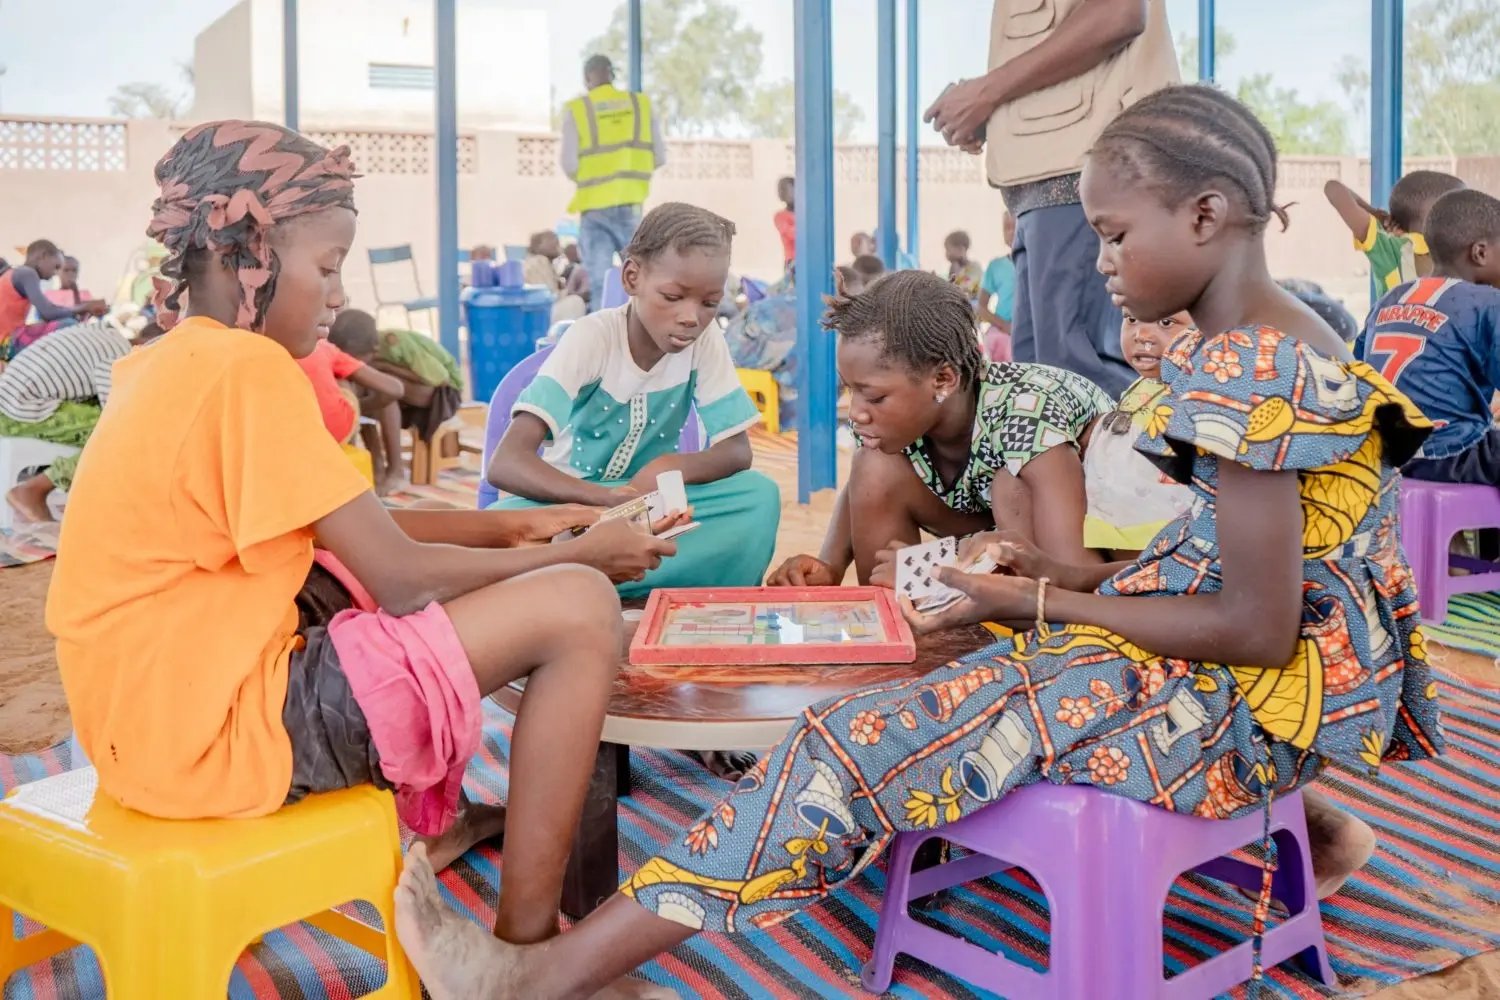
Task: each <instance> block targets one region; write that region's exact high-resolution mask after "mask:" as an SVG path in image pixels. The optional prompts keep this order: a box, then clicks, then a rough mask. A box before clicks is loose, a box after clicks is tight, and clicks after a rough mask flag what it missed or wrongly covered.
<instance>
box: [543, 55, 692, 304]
mask: <svg viewBox="0 0 1500 1000" xmlns="http://www.w3.org/2000/svg"><path fill="white" fill-rule="evenodd" d="M614 80H615V67H614V64H613V63H611V62H610V61H609V57H608V56H602V55H595V56H590V57H589V59H588V61H587V62H585V63H584V64H583V82H584V85H585V86H586V87H588V93H587V94H585V95H584V96H582V97H576V98H574V99H573V100H571V101H569V102H568V103H567V105H566V106H564V108H563V116H562V168H563V172H564V173H566V174H567V175H568V176H569V177H570V178H572V179H573V181H574V182H575V183H576V184H577V185H578V191H577V193H575V194H574V195H573V200H572V201H571V202H569V203H568V211H569V212H577V213H578V243H579V250H580V253H581V255H582V257H583V266H584V270H586V271H587V272H588V275H589V281H590V283H591V284H592V285H593V287H594V288H595V289H597V290H598V292H597V293H596V294H595V295H594V296H592V297H591V299H590V304H589V308H590V309H597V308H599V306H600V305H601V304H602V301H603V298H604V278H605V275H606V274H608V272H609V269H610V268H611V267H612V266H614V256H615V254H616V253H623V252H624V250H625V247H626V246H627V245H628V244H629V243H630V238H631V237H632V236H634V235H635V227H636V226H637V225H638V224H639V223H640V221H641V204H642V203H643V202H645V200H646V195H647V194H648V193H649V192H650V189H651V175H652V174H653V173H655V171H656V169H657V168H658V167H660V166H661V165H662V164H663V163H665V162H666V159H667V150H666V146H665V145H663V143H662V141H661V119H660V117H659V116H658V115H657V114H656V111H655V108H653V107H652V104H651V98H649V97H647V96H646V95H645V94H637V93H633V92H628V91H624V90H620V89H619V88H618V87H616V86H615V83H614Z"/></svg>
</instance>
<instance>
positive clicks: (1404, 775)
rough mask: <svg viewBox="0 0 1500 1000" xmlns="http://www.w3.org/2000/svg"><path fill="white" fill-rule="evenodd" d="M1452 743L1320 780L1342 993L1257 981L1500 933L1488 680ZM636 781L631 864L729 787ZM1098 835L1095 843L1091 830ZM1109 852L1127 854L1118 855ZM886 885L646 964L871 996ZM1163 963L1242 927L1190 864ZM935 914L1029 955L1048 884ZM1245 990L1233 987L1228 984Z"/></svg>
mask: <svg viewBox="0 0 1500 1000" xmlns="http://www.w3.org/2000/svg"><path fill="white" fill-rule="evenodd" d="M1442 697H1443V701H1444V708H1445V712H1446V720H1447V729H1448V737H1449V753H1448V755H1447V756H1446V757H1445V758H1443V759H1441V760H1438V761H1430V762H1426V763H1423V764H1420V765H1413V766H1406V767H1402V766H1391V767H1388V768H1386V770H1385V772H1384V773H1383V776H1382V778H1381V779H1380V780H1379V781H1378V782H1371V781H1370V780H1368V779H1367V778H1365V777H1363V776H1361V775H1356V774H1352V773H1346V772H1338V773H1333V774H1330V775H1329V776H1328V777H1327V779H1326V783H1325V788H1326V789H1327V791H1328V792H1329V793H1330V794H1331V795H1333V796H1334V797H1335V798H1337V799H1338V800H1339V801H1340V802H1341V803H1343V804H1344V805H1345V806H1346V807H1347V808H1349V809H1350V810H1352V811H1354V812H1355V813H1357V814H1358V815H1360V816H1362V817H1363V818H1364V819H1365V820H1367V821H1368V822H1369V823H1370V824H1371V825H1373V826H1374V827H1375V828H1376V830H1377V832H1378V833H1379V835H1380V850H1379V852H1378V853H1377V854H1376V855H1375V858H1374V860H1373V861H1371V863H1370V864H1369V865H1368V866H1367V867H1366V868H1365V869H1364V870H1363V871H1362V872H1360V873H1359V875H1358V876H1356V877H1355V878H1354V879H1352V880H1351V881H1350V882H1349V884H1348V885H1346V886H1345V888H1344V889H1343V890H1342V891H1341V892H1340V893H1338V894H1337V895H1336V896H1334V897H1333V898H1332V899H1330V900H1328V901H1326V902H1325V903H1324V904H1323V922H1324V926H1325V929H1326V932H1327V937H1328V944H1329V950H1330V953H1331V956H1332V959H1333V967H1334V969H1335V971H1336V972H1337V973H1338V974H1339V978H1340V985H1341V989H1342V993H1341V994H1331V993H1330V991H1328V990H1325V989H1323V988H1322V987H1320V986H1318V985H1316V984H1314V983H1312V982H1310V981H1309V980H1307V979H1305V978H1303V977H1302V976H1301V975H1300V974H1298V973H1296V972H1293V971H1290V970H1289V969H1286V968H1278V969H1276V970H1274V971H1273V972H1272V973H1271V976H1270V978H1269V980H1268V982H1267V983H1266V984H1265V989H1264V990H1263V995H1264V996H1268V997H1283V998H1285V997H1295V998H1309V997H1318V996H1328V995H1344V996H1362V995H1365V994H1367V993H1370V992H1373V991H1375V990H1378V989H1380V988H1382V987H1385V986H1389V985H1391V984H1393V983H1397V982H1400V981H1402V980H1406V979H1411V978H1414V977H1416V976H1420V975H1423V974H1424V973H1428V972H1434V971H1437V970H1438V969H1442V968H1444V967H1446V966H1448V965H1451V964H1453V963H1455V962H1457V961H1459V960H1460V959H1462V958H1465V957H1468V956H1470V955H1475V954H1479V953H1481V952H1485V951H1490V950H1494V949H1496V948H1500V689H1493V690H1492V689H1476V688H1475V687H1473V686H1472V685H1459V684H1456V683H1454V682H1451V681H1449V680H1446V679H1445V680H1444V681H1443V682H1442ZM488 713H489V714H488V717H487V720H486V727H485V744H484V748H483V751H482V752H481V754H480V755H479V757H478V758H477V759H476V760H475V762H474V764H473V765H472V766H471V767H470V769H469V776H468V785H469V790H470V794H471V795H474V796H475V797H476V798H479V799H485V800H494V799H496V798H498V797H499V796H501V795H503V794H504V793H505V786H506V774H505V769H504V763H503V761H504V758H505V754H506V752H507V749H508V740H509V722H508V718H507V717H506V716H504V714H503V713H501V712H500V711H499V710H497V709H494V708H490V709H489V710H488ZM72 756H73V753H72V750H71V748H70V746H69V744H66V743H65V744H62V745H60V746H58V747H56V748H54V749H52V750H49V751H46V752H44V753H41V754H36V755H31V756H27V757H0V787H3V788H8V787H11V786H13V785H15V784H17V783H20V782H24V781H30V780H34V779H36V778H39V777H42V776H45V775H48V774H55V773H57V772H59V771H62V770H65V769H66V768H68V767H69V766H71V764H72ZM631 773H632V777H633V779H634V781H635V792H634V794H633V795H631V797H630V798H628V799H626V800H624V802H623V803H622V808H621V831H620V832H621V838H620V865H621V867H622V869H629V868H632V867H634V866H636V865H638V864H640V863H641V861H642V860H643V859H645V858H646V857H647V856H648V855H650V854H651V853H652V852H653V851H654V850H655V849H656V847H657V845H659V844H661V843H662V842H664V841H665V840H666V839H667V838H669V837H673V836H677V835H679V834H680V832H681V830H682V829H683V828H684V827H685V826H686V825H687V824H688V823H689V822H690V821H691V820H692V819H693V818H695V817H696V816H697V814H698V813H699V811H700V810H702V809H703V808H705V807H706V806H708V805H709V804H711V803H712V802H714V801H715V799H716V798H717V797H718V796H720V795H721V794H722V793H723V792H724V791H725V789H726V788H727V786H726V785H725V784H724V783H723V782H721V781H719V780H717V779H715V778H712V777H710V776H709V775H707V774H706V773H705V772H704V771H703V770H702V769H701V768H699V767H697V766H695V765H694V764H692V763H691V762H689V761H688V759H687V758H685V757H683V756H681V755H679V754H675V753H670V752H654V751H637V752H636V753H635V754H633V756H632V758H631ZM1100 849H1101V850H1105V849H1108V848H1107V845H1101V847H1100ZM1121 861H1122V863H1129V859H1128V858H1122V859H1121ZM499 880H500V856H499V854H498V853H497V852H495V851H493V850H490V849H488V848H481V849H478V850H475V851H471V852H470V853H469V854H468V855H467V856H466V857H465V858H464V859H463V860H461V861H460V862H459V863H458V864H457V865H455V866H454V867H453V869H451V870H450V871H448V872H447V873H445V874H444V876H443V887H444V892H445V895H446V897H447V899H448V902H449V903H450V904H451V905H453V906H454V907H456V908H457V909H459V910H460V911H461V912H463V913H465V914H467V915H469V916H470V917H471V918H472V919H474V920H477V921H479V922H480V923H487V922H488V921H489V920H490V919H491V918H492V916H493V912H494V903H495V897H496V886H497V884H498V882H499ZM883 887H884V873H883V871H881V870H880V869H879V867H878V866H877V867H876V868H875V869H874V870H872V871H870V872H868V873H867V874H865V875H864V876H862V877H861V878H859V879H858V880H856V881H855V883H854V884H853V885H852V886H850V887H848V888H846V889H844V890H842V891H840V892H838V893H835V894H834V895H833V896H832V897H831V898H829V899H828V900H826V901H824V902H823V903H821V904H819V905H817V906H814V907H812V908H810V909H808V910H806V911H804V912H803V913H801V914H799V915H798V916H796V917H794V918H792V919H791V920H788V921H787V922H785V923H783V924H781V925H780V926H778V927H776V928H773V929H771V930H768V931H756V932H754V933H750V934H745V935H740V936H733V937H726V936H717V935H704V936H702V937H700V938H698V939H696V940H695V941H692V942H690V943H689V944H687V945H685V946H684V947H682V948H679V949H678V950H677V951H675V952H673V953H671V954H670V955H667V956H664V957H663V958H661V959H660V960H658V961H656V962H653V963H651V965H649V966H648V967H647V968H646V970H645V971H646V974H647V975H648V976H649V977H650V978H652V979H654V980H656V981H658V982H662V983H665V984H667V985H670V986H672V987H674V988H675V989H677V990H678V991H679V992H680V993H681V994H682V996H683V997H687V998H694V997H703V998H720V997H723V998H754V1000H781V998H788V997H796V998H802V997H862V996H868V994H866V993H864V992H863V990H862V989H861V987H860V985H859V980H858V969H859V966H860V964H861V963H862V962H864V960H865V959H866V957H867V956H868V955H869V951H870V942H871V940H872V939H873V936H874V925H875V921H876V915H877V913H878V909H879V901H880V894H881V891H882V889H883ZM1167 910H1168V921H1167V927H1166V935H1165V946H1166V955H1167V962H1168V966H1169V969H1170V970H1172V971H1180V970H1182V969H1184V968H1188V967H1191V966H1192V965H1194V964H1196V963H1197V962H1199V961H1202V960H1203V958H1204V957H1205V956H1206V955H1208V954H1211V953H1213V952H1214V951H1216V950H1218V949H1221V948H1223V947H1225V946H1226V945H1228V944H1232V943H1234V942H1237V941H1240V940H1243V939H1245V938H1246V937H1248V936H1249V926H1250V912H1249V904H1248V903H1247V902H1246V901H1245V900H1243V899H1242V898H1241V897H1240V896H1239V895H1238V894H1236V893H1232V892H1230V891H1228V890H1225V889H1223V888H1221V887H1219V886H1218V885H1216V884H1215V883H1212V882H1208V881H1205V880H1200V879H1197V878H1190V879H1183V880H1180V881H1179V883H1178V886H1177V889H1176V890H1175V891H1174V892H1173V894H1172V896H1171V897H1170V899H1169V900H1168V906H1167ZM929 919H930V920H931V922H932V923H933V924H935V925H936V926H939V927H941V928H944V929H946V930H948V931H950V932H953V933H959V934H963V935H964V936H966V937H968V938H969V939H970V940H973V941H976V942H978V943H981V944H983V945H984V946H986V947H989V948H991V949H999V950H1003V951H1004V952H1006V953H1007V954H1009V955H1010V956H1012V957H1013V958H1015V959H1017V960H1019V961H1022V962H1025V963H1027V964H1029V965H1032V966H1034V967H1037V968H1041V967H1042V965H1043V963H1044V962H1045V955H1046V951H1047V915H1046V903H1045V899H1044V897H1043V896H1042V894H1041V893H1040V891H1039V890H1038V888H1037V885H1036V883H1035V882H1033V881H1032V880H1031V879H1030V878H1029V877H1028V876H1026V875H1025V874H1024V873H1012V874H1011V875H1006V876H1001V877H997V878H994V879H990V880H986V881H984V882H980V883H976V884H974V885H971V886H968V887H966V888H962V889H956V890H953V891H951V892H950V893H949V894H948V895H947V896H946V897H944V899H943V900H942V902H941V903H940V904H939V905H938V906H937V907H936V908H935V909H934V910H932V911H931V913H930V916H929ZM381 975H382V972H381V969H380V966H379V964H378V963H376V962H375V961H374V960H373V959H368V958H366V957H364V956H362V955H360V954H359V953H357V952H354V951H352V950H351V949H350V948H349V947H348V946H347V945H345V944H343V943H342V942H341V941H338V940H335V939H332V938H330V937H328V936H327V935H325V934H323V933H322V932H321V931H318V930H315V929H312V928H309V927H308V926H307V925H305V924H299V925H295V926H293V927H289V928H286V929H283V930H281V931H277V932H274V933H271V934H269V935H267V936H266V938H265V939H264V941H263V942H262V943H261V944H258V945H256V946H254V947H253V948H252V949H251V950H250V951H248V952H246V953H245V954H244V955H243V956H242V957H241V959H240V961H239V964H238V965H237V966H236V968H235V970H234V974H233V977H232V979H231V982H230V988H229V996H230V997H232V998H235V1000H346V998H352V997H358V996H361V995H363V994H364V993H365V992H367V991H368V990H369V989H371V988H373V987H374V986H376V985H378V984H379V982H380V981H381ZM886 995H887V996H890V997H901V998H929V1000H936V998H965V1000H967V998H988V997H994V996H995V994H992V993H989V992H985V991H983V990H979V989H977V988H975V987H973V986H971V985H969V984H967V983H964V982H962V981H960V980H958V979H956V978H954V977H953V976H949V975H947V974H945V973H943V972H941V971H939V970H937V969H934V968H931V967H929V966H926V965H923V964H921V963H918V962H915V961H913V960H911V959H906V958H903V959H902V960H901V961H900V962H899V963H898V967H897V975H896V981H895V983H894V984H893V986H892V988H891V990H890V992H889V993H888V994H886ZM1230 995H1231V996H1234V997H1242V996H1244V995H1245V991H1244V990H1237V991H1235V993H1233V994H1230ZM103 996H104V990H103V984H102V982H101V979H100V973H99V966H98V964H97V962H96V961H95V960H94V958H93V955H92V954H91V953H90V952H88V951H87V950H86V949H75V950H74V951H72V952H69V953H67V954H65V955H61V956H57V957H55V958H54V959H52V960H51V961H49V962H46V963H42V964H39V965H37V966H33V967H32V968H31V969H29V970H26V971H25V972H23V973H21V974H20V975H18V976H17V977H16V978H15V979H13V980H12V982H11V983H10V986H9V987H8V988H7V989H6V990H5V991H4V997H5V1000H63V998H67V1000H101V998H103Z"/></svg>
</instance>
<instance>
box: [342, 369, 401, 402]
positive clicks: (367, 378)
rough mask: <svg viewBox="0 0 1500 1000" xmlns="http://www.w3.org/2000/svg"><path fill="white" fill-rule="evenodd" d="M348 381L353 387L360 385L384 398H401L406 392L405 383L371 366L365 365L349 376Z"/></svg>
mask: <svg viewBox="0 0 1500 1000" xmlns="http://www.w3.org/2000/svg"><path fill="white" fill-rule="evenodd" d="M349 381H351V382H353V383H354V384H355V385H362V386H364V387H365V388H366V389H370V390H373V391H375V392H378V393H380V394H381V395H384V396H392V397H394V398H396V399H400V398H401V394H402V393H404V392H405V391H406V383H405V382H402V381H401V380H400V379H399V378H397V377H396V376H394V375H387V374H386V373H385V372H383V371H380V370H379V369H378V368H375V367H374V366H373V365H368V364H367V365H365V366H364V367H362V368H360V369H359V370H357V371H355V372H353V373H351V374H350V375H349Z"/></svg>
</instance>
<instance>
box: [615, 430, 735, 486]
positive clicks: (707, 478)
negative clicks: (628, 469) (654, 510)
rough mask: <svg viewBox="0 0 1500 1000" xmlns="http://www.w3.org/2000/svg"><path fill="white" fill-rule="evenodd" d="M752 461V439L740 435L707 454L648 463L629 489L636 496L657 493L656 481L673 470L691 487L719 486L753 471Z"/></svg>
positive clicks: (709, 449) (728, 438) (698, 452)
mask: <svg viewBox="0 0 1500 1000" xmlns="http://www.w3.org/2000/svg"><path fill="white" fill-rule="evenodd" d="M751 458H752V455H751V451H750V435H749V434H747V433H745V432H744V431H741V432H740V433H738V434H734V435H731V436H730V437H727V438H725V439H724V440H722V441H720V442H719V443H718V444H716V445H712V446H711V447H709V448H708V449H706V450H704V451H697V452H689V453H682V452H677V453H674V454H671V455H663V456H661V457H660V458H658V459H656V460H654V461H652V462H648V463H647V464H646V465H645V467H644V468H642V469H641V471H640V472H637V473H636V474H635V477H634V478H632V479H631V480H630V485H631V486H632V487H634V488H635V489H636V491H637V492H640V493H649V492H651V491H652V490H654V489H656V477H657V476H658V475H660V474H661V473H663V472H669V471H671V470H673V469H676V470H678V471H680V472H681V473H682V481H683V482H684V483H687V484H689V485H691V484H693V483H716V482H718V481H719V480H720V479H728V478H729V477H730V476H732V475H734V474H735V473H736V472H744V471H745V470H746V469H748V468H750V460H751Z"/></svg>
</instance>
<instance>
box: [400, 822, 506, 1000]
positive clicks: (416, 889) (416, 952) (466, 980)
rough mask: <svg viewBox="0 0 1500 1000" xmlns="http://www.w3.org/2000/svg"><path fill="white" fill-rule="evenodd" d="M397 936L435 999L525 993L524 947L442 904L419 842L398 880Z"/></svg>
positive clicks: (458, 999) (409, 855) (433, 876)
mask: <svg viewBox="0 0 1500 1000" xmlns="http://www.w3.org/2000/svg"><path fill="white" fill-rule="evenodd" d="M396 938H397V939H398V940H399V941H400V942H401V947H402V948H403V949H405V951H406V957H407V958H409V959H411V964H412V966H413V967H415V968H416V970H417V975H419V976H421V977H422V983H423V985H425V986H426V987H427V992H428V993H429V994H431V996H432V1000H471V998H475V997H519V996H520V995H521V992H520V989H519V986H520V984H521V982H522V970H521V965H520V956H521V949H519V948H517V947H515V946H514V945H508V944H506V943H505V942H503V941H499V940H497V939H496V938H494V937H492V936H491V935H490V934H488V933H486V932H485V930H484V929H483V928H481V927H480V926H479V925H478V924H474V923H470V922H469V921H467V920H465V919H464V918H463V917H461V916H459V915H458V914H457V913H454V912H453V911H452V910H450V909H449V908H448V907H447V906H445V905H444V904H443V900H442V897H441V896H439V895H438V887H437V877H436V876H435V875H434V874H433V871H432V865H431V864H429V863H428V861H427V849H426V848H425V847H424V846H423V845H422V844H420V843H418V844H413V845H412V847H411V850H410V851H409V852H407V855H406V864H405V866H404V867H403V868H402V870H401V880H400V881H399V882H397V883H396Z"/></svg>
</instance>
